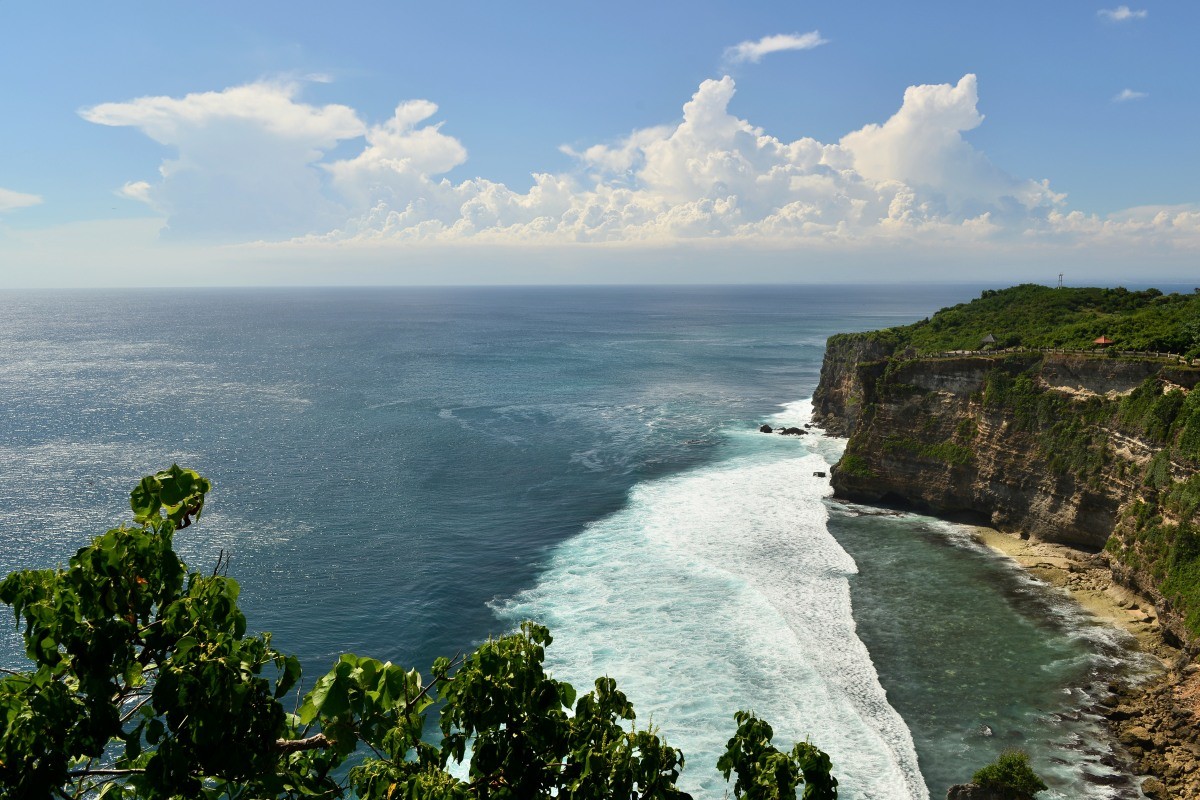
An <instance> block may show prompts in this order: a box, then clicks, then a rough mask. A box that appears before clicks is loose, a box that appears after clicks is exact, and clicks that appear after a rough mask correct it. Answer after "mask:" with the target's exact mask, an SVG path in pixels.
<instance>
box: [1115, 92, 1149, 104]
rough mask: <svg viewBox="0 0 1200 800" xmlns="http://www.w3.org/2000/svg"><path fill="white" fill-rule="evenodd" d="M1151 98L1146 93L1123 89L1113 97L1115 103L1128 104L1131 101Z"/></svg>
mask: <svg viewBox="0 0 1200 800" xmlns="http://www.w3.org/2000/svg"><path fill="white" fill-rule="evenodd" d="M1149 96H1150V95H1148V94H1146V93H1145V92H1135V91H1134V90H1133V89H1122V90H1121V91H1119V92H1117V93H1116V94H1115V95H1113V99H1112V101H1113V102H1114V103H1128V102H1129V101H1130V100H1141V99H1142V98H1143V97H1149Z"/></svg>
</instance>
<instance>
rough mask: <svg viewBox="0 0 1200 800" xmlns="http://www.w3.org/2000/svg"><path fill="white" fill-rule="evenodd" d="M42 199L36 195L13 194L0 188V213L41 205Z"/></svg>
mask: <svg viewBox="0 0 1200 800" xmlns="http://www.w3.org/2000/svg"><path fill="white" fill-rule="evenodd" d="M41 202H42V198H41V197H39V196H38V195H36V194H24V193H22V192H14V191H13V190H12V189H5V188H3V187H0V213H3V212H5V211H12V210H14V209H17V208H28V207H29V206H36V205H39V204H41Z"/></svg>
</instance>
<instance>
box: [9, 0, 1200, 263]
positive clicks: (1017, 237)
mask: <svg viewBox="0 0 1200 800" xmlns="http://www.w3.org/2000/svg"><path fill="white" fill-rule="evenodd" d="M1126 12H1128V13H1129V14H1136V13H1139V12H1129V10H1128V9H1127V8H1125V7H1121V8H1119V9H1116V10H1115V11H1114V12H1113V13H1114V14H1117V15H1120V14H1125V13H1126ZM823 41H824V40H821V38H820V35H819V34H818V33H817V32H816V31H814V32H812V33H811V34H804V35H786V36H778V37H765V38H764V39H761V40H759V41H757V42H744V43H742V44H741V45H737V46H736V47H735V48H731V49H730V51H729V52H727V54H726V58H727V59H729V58H734V59H735V60H742V61H755V60H757V59H758V58H761V57H762V56H763V55H765V54H768V53H772V52H778V51H780V50H788V49H804V48H808V47H815V46H817V45H819V44H821V43H823ZM731 54H732V55H731ZM303 88H304V84H303V83H301V82H298V81H274V82H272V81H261V82H256V83H251V84H246V85H242V86H235V87H231V88H227V89H224V90H222V91H212V92H202V93H195V94H188V95H186V96H184V97H181V98H172V97H143V98H138V99H135V100H131V101H127V102H118V103H104V104H101V105H97V106H94V107H91V108H87V109H84V110H83V111H81V112H80V113H81V115H82V116H83V117H84V119H86V120H88V121H90V122H93V123H97V124H100V125H109V126H127V127H132V128H136V129H138V130H140V131H141V132H142V133H144V134H145V135H146V136H148V137H150V138H151V139H153V140H154V141H156V142H158V143H160V144H162V145H165V146H168V147H170V148H172V149H173V150H174V151H175V156H174V157H172V158H168V159H166V160H164V161H163V162H162V164H161V166H160V168H159V176H158V177H157V178H156V179H155V180H153V181H149V180H145V179H141V180H131V181H130V182H128V183H127V184H126V185H125V186H124V187H123V188H122V189H121V190H120V192H121V193H122V194H123V195H124V196H126V197H130V198H134V199H137V200H140V201H142V202H145V203H147V204H149V205H150V206H151V207H153V208H154V209H156V210H157V211H159V212H160V213H162V214H163V215H164V216H165V217H166V219H167V229H168V232H169V234H170V235H171V236H173V237H178V238H181V239H200V240H220V241H227V242H246V241H268V242H280V241H287V242H290V243H292V244H317V243H338V244H343V245H348V244H355V243H367V244H374V245H378V244H388V243H396V244H403V243H424V244H432V243H447V242H454V243H486V244H516V245H527V246H537V245H540V244H569V243H633V244H645V245H654V244H661V243H674V242H688V241H705V240H729V241H737V242H768V243H813V244H822V243H824V244H829V245H843V244H847V243H849V244H856V243H860V244H861V243H866V244H879V243H887V242H895V241H916V242H921V243H937V242H947V241H949V242H957V243H966V244H970V243H976V242H989V241H990V242H1030V241H1034V242H1036V241H1047V242H1055V243H1059V244H1066V245H1073V244H1083V243H1095V242H1096V241H1098V240H1100V241H1107V240H1117V241H1122V242H1126V243H1133V244H1136V243H1137V242H1139V241H1142V240H1146V241H1150V240H1152V241H1154V242H1155V243H1156V244H1157V245H1162V244H1163V243H1164V242H1166V243H1167V244H1168V246H1171V247H1177V246H1186V247H1189V248H1190V247H1195V246H1197V245H1200V210H1198V209H1196V208H1193V207H1190V206H1189V207H1155V208H1140V209H1132V210H1130V211H1128V212H1124V213H1121V214H1115V215H1110V216H1108V217H1105V218H1101V217H1098V216H1095V215H1089V214H1085V213H1083V212H1081V211H1071V210H1069V209H1068V208H1067V204H1066V196H1065V195H1064V194H1061V193H1058V192H1056V191H1054V190H1052V189H1051V188H1050V186H1049V184H1048V182H1047V181H1045V180H1034V179H1030V178H1021V177H1017V176H1013V175H1010V174H1008V173H1006V172H1005V171H1004V170H1002V169H1000V168H999V167H997V166H996V165H995V164H993V163H992V162H991V161H990V160H989V159H988V158H987V156H986V155H985V154H984V153H982V152H980V151H979V150H978V149H976V148H975V147H974V146H972V145H971V143H970V142H968V141H967V140H966V139H965V138H964V133H966V132H969V131H971V130H973V129H975V128H976V127H978V126H979V125H980V124H981V123H982V122H983V119H984V117H983V115H982V114H981V113H980V112H979V110H978V100H979V97H978V85H977V80H976V76H975V75H973V74H967V75H964V76H963V77H962V78H961V79H959V80H958V81H957V83H954V84H934V85H920V86H911V87H909V88H908V89H907V90H906V91H905V93H904V98H903V101H902V103H901V105H900V108H899V110H898V111H896V113H895V114H893V115H892V116H891V117H890V118H889V119H887V120H886V121H885V122H882V123H879V124H869V125H866V126H864V127H862V128H860V129H858V130H854V131H851V132H848V133H846V134H845V135H844V136H842V137H841V138H840V139H839V140H838V141H837V142H829V143H822V142H819V141H817V140H815V139H813V138H809V137H804V138H800V139H797V140H795V141H783V140H781V139H780V138H778V137H775V136H772V135H770V134H769V133H767V132H765V131H764V130H763V129H761V128H759V127H756V126H755V125H753V124H752V123H751V122H750V121H747V120H744V119H741V118H739V117H737V116H736V115H734V114H733V113H731V112H730V110H729V106H730V102H731V101H732V99H733V97H734V94H735V83H734V80H733V78H731V77H729V76H725V77H722V78H720V79H712V80H706V81H704V82H703V83H702V84H700V86H699V87H698V89H697V90H696V92H695V93H694V94H693V95H692V97H691V99H690V100H688V101H687V102H686V103H685V104H684V105H683V114H682V120H681V121H679V122H677V123H674V124H669V125H659V126H654V127H648V128H643V129H639V130H635V131H633V132H632V133H630V134H629V135H628V136H627V137H625V138H623V139H621V140H620V141H616V142H609V143H602V144H596V145H593V146H591V147H588V148H586V149H583V150H582V151H576V150H573V149H571V148H566V147H564V148H562V149H563V152H566V153H568V154H569V155H571V156H573V157H574V159H575V168H574V169H572V170H570V171H568V172H564V173H549V172H546V173H535V174H533V175H532V185H531V186H530V187H528V188H527V189H524V190H519V189H514V188H512V187H509V186H507V185H505V184H504V183H500V182H495V181H491V180H488V179H486V178H483V177H476V178H472V179H468V180H462V181H459V182H457V183H456V182H454V181H452V180H450V179H449V178H447V177H446V174H447V173H449V172H450V171H451V170H454V169H455V168H458V167H461V166H462V165H463V164H465V163H466V162H467V149H466V147H465V146H464V145H463V143H462V142H460V141H459V140H458V139H457V138H455V137H454V136H452V135H450V134H448V133H446V132H444V131H443V130H442V128H443V123H441V122H431V120H432V118H433V117H434V116H435V115H436V113H437V110H438V107H437V105H436V104H435V103H433V102H431V101H428V100H420V99H418V100H409V101H405V102H403V103H401V104H400V105H399V106H397V108H396V110H395V112H394V114H393V116H392V117H391V118H390V119H388V120H386V121H385V122H383V123H381V124H370V123H368V122H366V121H364V120H363V118H362V116H361V115H360V114H359V113H358V112H357V111H356V110H355V109H353V108H350V107H348V106H345V105H339V104H329V105H323V106H316V105H310V104H308V103H305V102H303V101H302V99H301V94H302V90H303ZM1134 94H1136V93H1134ZM1120 99H1122V100H1127V99H1133V98H1132V97H1121V98H1120ZM357 140H362V142H363V145H362V147H361V149H360V150H359V151H358V152H357V153H356V154H354V155H351V156H349V157H336V155H335V151H336V153H338V154H340V153H345V152H347V149H348V148H349V149H350V150H351V151H352V150H353V148H352V147H351V146H350V145H349V144H347V143H353V142H355V141H357ZM10 195H13V193H11V192H10V193H7V194H4V193H0V208H2V207H3V204H4V203H5V197H6V196H10ZM15 196H16V197H18V198H20V197H28V196H22V195H15ZM9 202H12V201H9Z"/></svg>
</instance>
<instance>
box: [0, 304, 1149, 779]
mask: <svg viewBox="0 0 1200 800" xmlns="http://www.w3.org/2000/svg"><path fill="white" fill-rule="evenodd" d="M981 288H983V287H968V286H919V287H917V286H908V287H899V286H880V287H865V286H852V287H851V286H842V287H836V286H822V287H801V286H780V287H638V288H627V287H572V288H527V287H519V288H518V287H513V288H455V289H431V288H420V289H415V288H414V289H409V288H386V289H257V290H247V289H237V290H233V289H230V290H217V289H213V290H200V289H181V290H172V291H168V290H140V291H46V292H36V291H27V292H10V293H7V294H4V295H0V409H3V423H2V428H0V571H2V572H4V573H7V572H8V571H9V570H12V569H18V568H25V567H43V566H52V565H54V564H56V563H63V562H65V561H66V560H67V559H68V558H69V557H70V555H71V554H72V553H74V551H75V550H76V549H77V548H78V547H80V546H82V545H83V544H85V543H86V542H87V540H88V537H90V536H92V535H95V534H96V533H99V532H101V531H103V530H104V529H106V528H107V527H110V526H112V525H115V524H117V523H118V522H120V521H121V520H123V519H125V518H127V509H128V500H127V498H128V491H129V489H130V488H131V487H132V486H133V484H134V483H135V482H136V481H137V479H138V478H139V477H140V476H141V475H143V474H146V473H150V472H153V471H155V470H157V469H161V468H164V467H166V466H169V465H170V464H171V463H173V462H178V463H179V464H181V465H183V466H187V467H190V468H193V469H197V470H199V471H200V472H202V473H203V474H205V475H207V476H208V477H209V478H211V479H212V480H213V483H214V487H215V488H214V491H213V493H212V495H211V496H210V501H209V505H208V506H207V507H206V510H205V514H204V518H203V519H202V521H201V522H200V524H198V525H196V526H194V527H192V528H189V529H187V530H186V531H184V532H182V533H180V534H179V535H178V537H177V540H176V541H177V546H178V548H179V550H180V551H181V552H182V554H183V557H184V558H185V560H187V561H188V563H189V564H190V565H191V566H192V567H193V568H196V569H200V570H207V569H211V568H212V566H213V565H214V564H215V563H216V560H217V556H218V553H219V552H221V551H222V550H224V551H225V552H226V553H227V554H229V555H230V557H231V566H230V568H229V575H230V576H231V577H235V578H237V580H238V581H239V582H240V583H241V586H242V596H241V597H242V607H243V610H244V611H245V612H246V614H247V616H248V617H249V620H250V624H251V627H252V628H254V629H256V630H269V631H272V632H273V634H274V643H275V645H276V646H277V647H279V648H281V649H283V650H286V651H290V652H294V653H296V654H297V655H298V656H300V657H301V659H302V661H303V663H304V664H305V667H306V677H307V678H308V679H309V680H314V679H315V678H316V677H318V676H319V675H320V674H322V673H323V672H324V671H325V670H326V669H328V667H329V665H330V664H331V663H332V661H333V659H334V658H335V657H336V655H337V654H339V653H341V652H346V651H352V652H357V653H360V654H364V655H372V656H375V657H377V658H381V659H385V660H391V661H394V662H397V663H403V664H405V665H410V666H415V667H417V668H419V669H428V666H429V664H430V662H431V661H432V660H433V659H434V658H435V657H436V656H438V655H452V654H454V653H456V652H461V651H464V650H469V649H470V648H471V647H472V646H474V645H475V644H477V643H479V642H480V641H482V640H484V639H486V638H487V637H488V636H490V635H497V634H502V633H505V632H507V631H510V630H512V629H513V628H515V627H516V625H517V624H519V622H520V621H521V620H522V619H534V620H537V621H539V622H542V623H544V624H547V625H549V626H550V628H551V631H552V633H553V635H554V637H555V641H554V643H553V645H552V646H551V647H550V648H549V651H548V660H549V662H550V666H551V669H552V670H553V672H554V673H555V675H556V676H557V677H560V678H564V679H567V680H570V681H571V682H572V683H574V684H575V685H576V686H577V687H578V688H581V689H586V688H588V687H589V686H590V684H591V681H592V680H593V679H594V678H595V677H597V676H599V675H602V674H607V675H611V676H613V677H615V678H616V679H617V681H618V685H619V686H620V687H621V688H622V689H623V690H624V691H626V693H627V694H628V695H629V696H630V699H631V700H632V701H633V703H634V706H635V708H636V709H637V711H638V724H640V725H649V724H653V725H654V726H656V727H658V728H659V729H660V730H661V731H662V733H663V735H664V736H665V738H666V739H667V740H668V741H669V742H670V743H671V744H673V745H675V746H677V747H680V748H681V749H683V751H684V752H685V754H686V756H687V768H686V770H685V772H684V777H683V780H682V784H683V785H684V787H685V788H687V789H688V790H690V791H693V792H694V793H696V795H697V797H704V798H720V797H723V796H724V794H725V791H726V789H727V788H728V786H727V784H725V782H724V781H723V779H722V778H721V777H720V775H719V774H718V773H717V771H716V769H715V762H716V758H717V756H718V755H719V754H720V752H721V750H722V748H723V746H724V743H725V740H726V739H727V738H728V737H729V736H730V735H731V734H732V733H733V730H734V722H733V714H734V712H735V711H736V710H738V709H740V708H748V709H753V710H754V711H756V712H757V713H758V714H759V715H761V716H762V717H764V718H765V719H767V720H769V721H770V722H771V723H772V725H773V726H774V727H775V730H776V741H777V742H778V743H779V744H780V745H781V746H790V742H791V741H795V740H801V739H808V740H810V741H811V742H813V743H814V744H816V745H817V746H819V747H821V748H822V749H824V750H826V751H827V752H829V753H830V755H831V757H832V760H833V764H834V770H835V774H836V775H837V777H838V779H839V781H840V782H841V789H842V796H843V797H846V798H851V800H854V799H856V798H864V799H865V798H881V799H882V798H926V797H934V798H940V797H943V796H944V795H945V791H946V788H947V786H948V785H950V784H951V783H956V782H963V781H966V780H967V779H969V778H970V775H971V773H972V772H973V771H974V770H975V769H977V768H978V767H980V766H982V765H984V764H986V763H988V762H989V761H991V760H992V759H993V758H994V757H995V755H996V754H997V753H998V752H1000V751H1001V750H1002V749H1005V748H1009V747H1014V746H1016V747H1021V748H1023V749H1025V750H1027V751H1028V752H1029V753H1030V754H1031V757H1032V761H1033V763H1034V765H1035V768H1037V769H1038V770H1039V772H1041V773H1042V774H1043V775H1044V777H1045V778H1046V780H1047V782H1048V783H1049V784H1051V792H1050V793H1048V796H1049V797H1052V798H1078V797H1117V796H1136V793H1135V794H1132V795H1130V794H1128V790H1127V789H1126V788H1122V785H1121V782H1120V779H1119V775H1117V774H1116V773H1115V772H1114V769H1113V768H1112V767H1110V766H1107V765H1106V764H1107V763H1111V762H1112V759H1111V748H1110V745H1109V744H1108V742H1107V741H1106V739H1105V737H1104V734H1103V730H1102V727H1101V725H1100V724H1099V721H1098V720H1097V719H1096V718H1095V717H1093V716H1092V715H1090V714H1089V713H1088V712H1087V708H1088V706H1089V705H1090V704H1091V703H1092V702H1093V701H1094V697H1095V696H1096V692H1097V690H1098V688H1099V687H1101V686H1102V685H1103V684H1105V683H1106V682H1107V681H1108V680H1109V679H1110V678H1111V677H1113V676H1114V675H1118V674H1122V673H1128V672H1129V671H1130V670H1135V669H1137V668H1138V666H1137V664H1138V661H1137V659H1136V658H1132V657H1130V656H1129V655H1128V646H1129V641H1128V640H1126V639H1124V638H1122V636H1121V635H1119V634H1118V633H1116V632H1115V631H1113V630H1111V629H1109V628H1108V627H1105V626H1103V625H1100V624H1098V623H1096V622H1095V621H1094V620H1092V619H1090V618H1089V617H1087V616H1086V615H1085V614H1083V613H1082V612H1080V611H1079V610H1078V609H1076V608H1074V607H1073V606H1072V605H1071V604H1070V603H1069V602H1067V601H1066V599H1065V597H1064V596H1063V595H1061V594H1060V593H1059V592H1057V591H1056V590H1054V589H1053V588H1051V587H1048V586H1046V585H1044V584H1041V583H1039V582H1037V581H1035V580H1033V579H1031V578H1029V577H1028V576H1027V575H1025V574H1024V573H1022V572H1020V571H1019V570H1016V569H1015V568H1013V566H1012V565H1011V564H1010V563H1009V562H1007V561H1005V560H1004V559H1002V558H1000V557H998V556H996V555H994V554H992V553H991V552H990V551H987V550H986V549H985V548H982V547H981V546H979V545H978V544H976V543H975V542H974V540H973V539H972V538H971V537H970V535H969V530H968V529H965V528H962V527H959V526H955V525H951V524H948V523H944V522H939V521H937V520H933V519H930V518H927V517H921V516H918V515H910V514H895V513H890V512H888V513H884V512H881V511H879V510H877V509H870V508H865V507H857V506H847V505H844V504H840V503H837V502H835V501H832V499H831V497H830V489H829V481H828V479H827V478H822V477H818V476H817V474H816V473H818V472H826V473H827V472H828V469H829V465H830V464H832V463H834V462H835V461H836V460H837V457H838V454H839V453H840V450H841V448H842V447H843V446H844V442H843V441H841V440H839V439H835V438H830V437H824V436H821V435H819V433H818V432H817V431H813V432H810V433H809V434H808V435H805V436H800V437H784V436H775V435H765V434H761V433H758V427H759V425H761V424H762V423H764V422H769V423H770V424H772V425H778V424H789V425H793V424H794V425H803V424H804V423H805V422H806V421H807V420H808V415H809V411H810V408H811V405H810V403H809V402H808V398H811V396H812V392H813V390H814V389H815V387H816V384H817V379H818V375H819V370H820V365H821V358H822V354H823V350H824V343H825V340H826V338H827V337H828V336H829V335H831V334H833V333H837V332H840V331H854V330H866V329H873V328H879V327H886V326H891V325H897V324H903V323H908V322H912V321H915V320H917V319H920V318H922V317H925V316H928V315H929V314H931V313H932V312H933V311H935V310H937V309H938V308H940V307H942V306H945V305H950V304H954V303H958V302H963V301H965V300H968V299H970V298H971V297H973V296H977V295H978V293H979V291H980V289H981ZM0 636H2V637H3V638H0V664H3V665H4V666H18V667H19V666H20V656H19V653H20V651H19V649H18V647H17V644H16V639H15V635H14V634H13V633H12V631H11V629H9V628H8V626H5V630H4V631H3V633H0Z"/></svg>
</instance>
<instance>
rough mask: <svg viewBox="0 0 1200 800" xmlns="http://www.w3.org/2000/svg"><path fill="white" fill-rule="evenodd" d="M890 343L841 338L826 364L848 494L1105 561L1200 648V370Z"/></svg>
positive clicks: (841, 482)
mask: <svg viewBox="0 0 1200 800" xmlns="http://www.w3.org/2000/svg"><path fill="white" fill-rule="evenodd" d="M887 333H888V332H883V333H882V334H880V333H876V334H851V335H841V336H837V337H833V339H831V340H830V344H829V348H828V350H827V352H826V357H825V363H824V365H823V366H822V369H821V383H820V386H819V388H818V389H817V391H816V393H815V395H814V410H815V418H816V419H817V420H818V421H819V422H820V423H821V424H822V425H824V426H825V428H826V429H827V430H828V431H830V432H831V433H835V434H839V435H846V436H849V443H848V445H847V448H846V453H845V455H844V457H843V458H842V460H841V462H840V463H839V464H838V465H837V467H836V468H835V470H834V473H833V487H834V494H835V497H838V498H842V499H846V500H851V501H856V502H866V503H883V504H888V505H898V506H903V507H909V508H914V509H918V510H922V511H926V512H929V513H933V514H936V515H941V516H946V517H949V518H955V519H962V520H969V521H977V522H980V523H984V524H990V525H993V526H995V527H997V528H1000V529H1002V530H1007V531H1012V532H1018V533H1020V534H1021V535H1025V536H1030V537H1033V538H1035V539H1041V540H1046V541H1053V542H1060V543H1065V544H1070V545H1073V546H1077V547H1080V548H1083V549H1087V550H1090V551H1094V552H1099V551H1101V550H1104V551H1105V555H1104V556H1102V557H1103V558H1107V559H1108V560H1109V562H1110V564H1111V567H1112V569H1113V572H1114V575H1116V576H1117V577H1118V579H1120V580H1121V581H1122V582H1124V583H1126V584H1127V585H1130V586H1132V587H1135V588H1137V589H1138V590H1139V591H1141V592H1142V593H1144V594H1146V595H1148V596H1149V597H1151V598H1152V599H1153V600H1154V601H1155V603H1156V605H1157V606H1158V608H1159V615H1160V618H1161V619H1162V622H1163V624H1164V627H1165V628H1166V630H1167V634H1168V636H1172V637H1174V638H1176V639H1177V640H1179V641H1187V640H1191V639H1193V638H1195V634H1196V631H1197V629H1198V628H1200V589H1198V588H1193V586H1192V584H1193V583H1197V584H1200V580H1194V579H1193V576H1195V577H1196V578H1200V534H1196V533H1195V532H1194V529H1193V528H1192V526H1191V515H1192V514H1194V513H1195V512H1196V510H1197V507H1198V506H1200V478H1197V480H1193V477H1195V476H1196V473H1197V468H1196V458H1195V456H1196V454H1197V453H1200V447H1195V446H1196V445H1200V402H1198V401H1200V393H1198V394H1197V396H1196V397H1195V398H1194V399H1192V398H1191V392H1190V390H1191V389H1192V388H1193V387H1194V386H1195V385H1196V383H1197V381H1200V369H1196V368H1191V367H1184V366H1181V365H1180V364H1179V363H1178V359H1174V360H1172V359H1151V358H1107V357H1103V356H1092V355H1068V354H1055V353H1046V352H1013V353H1007V354H996V355H985V354H971V355H945V354H943V355H940V356H938V357H923V358H917V357H912V355H913V353H912V351H911V350H905V351H901V350H899V346H898V344H897V343H896V342H895V341H894V340H889V337H888V336H887V335H886V334H887ZM1193 440H1194V441H1193ZM1193 448H1195V449H1193ZM1193 496H1194V497H1193ZM1193 540H1194V541H1193Z"/></svg>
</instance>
